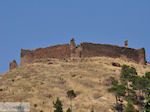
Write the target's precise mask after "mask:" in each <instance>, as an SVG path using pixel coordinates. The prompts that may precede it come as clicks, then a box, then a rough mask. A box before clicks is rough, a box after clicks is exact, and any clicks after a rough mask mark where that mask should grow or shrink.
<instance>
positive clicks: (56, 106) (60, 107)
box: [53, 98, 63, 112]
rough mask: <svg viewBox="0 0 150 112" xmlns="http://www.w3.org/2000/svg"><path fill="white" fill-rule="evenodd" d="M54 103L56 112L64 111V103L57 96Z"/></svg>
mask: <svg viewBox="0 0 150 112" xmlns="http://www.w3.org/2000/svg"><path fill="white" fill-rule="evenodd" d="M53 105H54V108H55V110H54V112H63V109H62V106H63V105H62V103H61V101H60V100H59V98H57V100H56V102H53Z"/></svg>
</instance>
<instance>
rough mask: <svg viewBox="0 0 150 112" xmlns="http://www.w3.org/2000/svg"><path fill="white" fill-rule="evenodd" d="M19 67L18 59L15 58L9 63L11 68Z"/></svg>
mask: <svg viewBox="0 0 150 112" xmlns="http://www.w3.org/2000/svg"><path fill="white" fill-rule="evenodd" d="M17 67H18V64H17V62H16V60H13V61H12V62H10V64H9V69H10V70H12V69H14V68H17Z"/></svg>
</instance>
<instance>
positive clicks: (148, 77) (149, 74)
mask: <svg viewBox="0 0 150 112" xmlns="http://www.w3.org/2000/svg"><path fill="white" fill-rule="evenodd" d="M145 78H147V79H149V80H150V72H146V73H145Z"/></svg>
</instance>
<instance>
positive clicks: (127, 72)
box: [121, 65, 137, 81]
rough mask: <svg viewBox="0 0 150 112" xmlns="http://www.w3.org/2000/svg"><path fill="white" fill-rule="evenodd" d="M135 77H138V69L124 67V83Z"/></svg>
mask: <svg viewBox="0 0 150 112" xmlns="http://www.w3.org/2000/svg"><path fill="white" fill-rule="evenodd" d="M134 76H137V72H136V69H135V68H134V67H130V66H127V65H123V66H122V70H121V79H122V80H123V81H126V80H131V79H132V77H134Z"/></svg>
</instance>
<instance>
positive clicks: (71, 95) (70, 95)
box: [67, 90, 77, 99]
mask: <svg viewBox="0 0 150 112" xmlns="http://www.w3.org/2000/svg"><path fill="white" fill-rule="evenodd" d="M67 96H68V98H70V99H73V98H75V97H76V96H77V95H76V93H75V92H74V90H69V91H67Z"/></svg>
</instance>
